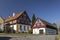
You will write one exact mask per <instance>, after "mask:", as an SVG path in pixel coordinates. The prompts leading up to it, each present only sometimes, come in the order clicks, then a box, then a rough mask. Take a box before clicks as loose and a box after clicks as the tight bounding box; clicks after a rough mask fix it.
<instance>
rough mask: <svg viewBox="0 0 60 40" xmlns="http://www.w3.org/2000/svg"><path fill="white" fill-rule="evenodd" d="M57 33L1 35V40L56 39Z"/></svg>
mask: <svg viewBox="0 0 60 40" xmlns="http://www.w3.org/2000/svg"><path fill="white" fill-rule="evenodd" d="M55 37H56V35H41V36H0V40H55Z"/></svg>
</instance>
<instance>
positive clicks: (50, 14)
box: [0, 0, 60, 23]
mask: <svg viewBox="0 0 60 40" xmlns="http://www.w3.org/2000/svg"><path fill="white" fill-rule="evenodd" d="M24 10H26V11H27V13H28V15H29V17H30V18H31V17H32V15H33V13H34V14H35V15H36V17H39V18H42V19H44V20H46V21H48V22H51V23H54V22H56V21H58V20H60V1H59V0H0V16H2V17H3V18H7V17H9V16H11V15H12V13H13V12H15V13H19V12H21V11H24Z"/></svg>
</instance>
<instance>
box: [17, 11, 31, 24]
mask: <svg viewBox="0 0 60 40" xmlns="http://www.w3.org/2000/svg"><path fill="white" fill-rule="evenodd" d="M30 22H31V21H30V18H29V17H28V15H27V13H26V12H24V13H23V14H22V15H21V16H19V17H18V23H22V24H30Z"/></svg>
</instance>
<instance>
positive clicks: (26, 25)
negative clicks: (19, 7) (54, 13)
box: [5, 11, 31, 32]
mask: <svg viewBox="0 0 60 40" xmlns="http://www.w3.org/2000/svg"><path fill="white" fill-rule="evenodd" d="M8 23H9V24H10V27H11V28H12V29H13V30H14V31H15V32H29V30H30V29H31V26H30V23H31V20H30V18H29V16H28V15H27V13H26V11H23V12H20V13H18V14H15V13H13V16H10V17H8V18H6V19H5V24H8Z"/></svg>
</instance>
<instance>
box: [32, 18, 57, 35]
mask: <svg viewBox="0 0 60 40" xmlns="http://www.w3.org/2000/svg"><path fill="white" fill-rule="evenodd" d="M32 29H33V34H57V28H56V27H55V26H54V25H53V24H51V23H49V22H47V21H45V20H42V19H40V18H37V19H36V20H35V22H34V23H33V25H32Z"/></svg>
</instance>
